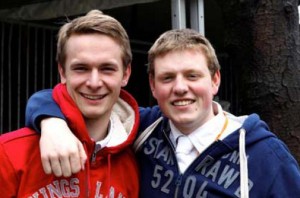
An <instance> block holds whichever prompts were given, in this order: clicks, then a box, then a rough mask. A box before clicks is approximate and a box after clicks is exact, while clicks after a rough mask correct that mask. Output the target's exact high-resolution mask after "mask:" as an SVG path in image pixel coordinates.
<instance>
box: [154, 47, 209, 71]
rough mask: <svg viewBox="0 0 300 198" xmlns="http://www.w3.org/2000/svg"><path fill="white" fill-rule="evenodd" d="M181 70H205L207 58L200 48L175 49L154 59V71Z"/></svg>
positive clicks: (206, 68)
mask: <svg viewBox="0 0 300 198" xmlns="http://www.w3.org/2000/svg"><path fill="white" fill-rule="evenodd" d="M183 70H205V71H206V70H207V71H208V64H207V58H206V56H205V54H204V53H203V51H202V50H200V49H185V50H175V51H170V52H168V53H165V54H163V55H160V56H157V57H156V58H155V60H154V71H155V73H162V72H175V71H183Z"/></svg>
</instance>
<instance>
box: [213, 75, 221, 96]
mask: <svg viewBox="0 0 300 198" xmlns="http://www.w3.org/2000/svg"><path fill="white" fill-rule="evenodd" d="M220 83H221V73H220V70H217V71H216V72H215V74H214V75H213V76H212V87H213V94H214V95H216V94H217V93H218V91H219V87H220Z"/></svg>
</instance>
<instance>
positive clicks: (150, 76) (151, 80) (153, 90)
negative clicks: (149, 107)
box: [149, 74, 156, 98]
mask: <svg viewBox="0 0 300 198" xmlns="http://www.w3.org/2000/svg"><path fill="white" fill-rule="evenodd" d="M149 85H150V89H151V92H152V96H153V97H154V98H156V93H155V81H154V76H153V75H152V74H149Z"/></svg>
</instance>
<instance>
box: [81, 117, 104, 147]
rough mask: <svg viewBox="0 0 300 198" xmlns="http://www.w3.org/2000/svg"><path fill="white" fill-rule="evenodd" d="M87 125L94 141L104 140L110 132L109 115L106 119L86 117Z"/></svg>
mask: <svg viewBox="0 0 300 198" xmlns="http://www.w3.org/2000/svg"><path fill="white" fill-rule="evenodd" d="M85 123H86V127H87V130H88V133H89V135H90V137H91V138H92V139H93V140H94V141H96V142H97V141H100V140H103V139H104V138H105V137H106V136H107V134H108V127H109V117H108V118H106V119H97V120H96V119H88V120H87V119H86V121H85Z"/></svg>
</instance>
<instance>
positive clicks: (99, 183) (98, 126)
mask: <svg viewBox="0 0 300 198" xmlns="http://www.w3.org/2000/svg"><path fill="white" fill-rule="evenodd" d="M131 60H132V54H131V49H130V44H129V39H128V36H127V33H126V31H125V30H124V28H123V27H122V25H121V24H120V23H119V22H118V21H117V20H116V19H114V18H112V17H110V16H107V15H104V14H103V13H102V12H100V11H98V10H93V11H90V12H89V13H87V15H85V16H82V17H78V18H76V19H74V20H72V21H70V22H68V23H66V24H65V25H64V26H62V28H61V29H60V31H59V34H58V43H57V62H58V69H59V74H60V79H61V83H60V84H58V85H56V86H55V88H54V89H53V92H52V94H53V95H52V97H53V100H54V101H55V102H56V103H57V105H58V106H59V107H60V109H61V111H62V113H63V115H64V116H65V118H66V121H67V124H68V126H69V127H70V129H71V130H72V132H73V134H74V137H76V138H77V140H76V147H77V148H78V150H79V151H80V153H79V154H78V156H76V157H78V160H77V161H71V163H69V162H68V161H58V160H55V159H54V158H52V159H54V160H52V161H51V163H48V164H47V163H45V164H43V166H42V159H43V158H44V157H45V156H42V158H41V154H40V147H39V146H38V145H39V141H40V135H38V133H37V132H35V131H34V130H32V129H30V128H22V129H19V130H16V131H14V132H10V133H6V134H4V135H2V136H1V137H0V164H1V165H0V183H1V186H0V194H1V197H32V198H33V197H82V198H86V197H118V198H122V197H135V198H137V197H138V193H139V180H138V172H139V171H138V166H137V162H136V160H135V156H134V153H133V151H132V148H131V145H132V143H133V141H134V139H135V137H136V133H137V129H138V125H139V112H138V106H137V103H136V101H135V100H134V98H133V97H132V96H131V95H130V94H129V93H127V92H126V91H124V90H122V87H124V86H125V85H126V84H127V82H128V79H129V77H130V74H131ZM48 99H49V98H48ZM51 99H52V98H51ZM43 108H48V107H47V106H43ZM52 110H53V109H52ZM37 113H38V112H35V114H37ZM35 114H31V116H33V117H34V116H35ZM57 127H58V128H59V126H57ZM61 130H63V129H61ZM42 139H43V138H42ZM66 140H67V139H66ZM66 140H63V141H66ZM54 141H55V140H54ZM57 141H59V139H57ZM44 142H46V143H48V144H51V142H49V141H47V140H44ZM58 150H60V151H63V149H61V148H58ZM75 155H76V154H75ZM76 157H75V159H76ZM80 157H81V158H80ZM86 158H87V159H88V160H86ZM81 160H82V161H86V163H85V164H80V161H81ZM77 162H78V163H79V165H77V166H76V164H77ZM60 163H63V164H64V165H65V166H63V168H62V169H60V173H59V174H58V175H57V176H55V175H53V174H46V173H50V172H51V169H52V168H54V169H55V168H57V167H58V166H59V164H60ZM74 164H75V166H74ZM43 168H44V170H45V172H46V173H45V172H44V170H43ZM69 169H71V170H73V171H74V170H75V171H78V170H80V169H82V171H79V172H78V173H76V174H72V176H70V177H61V175H62V174H63V175H64V176H66V175H68V176H69V173H64V172H65V171H66V170H69Z"/></svg>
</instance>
